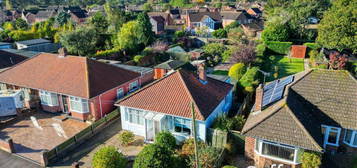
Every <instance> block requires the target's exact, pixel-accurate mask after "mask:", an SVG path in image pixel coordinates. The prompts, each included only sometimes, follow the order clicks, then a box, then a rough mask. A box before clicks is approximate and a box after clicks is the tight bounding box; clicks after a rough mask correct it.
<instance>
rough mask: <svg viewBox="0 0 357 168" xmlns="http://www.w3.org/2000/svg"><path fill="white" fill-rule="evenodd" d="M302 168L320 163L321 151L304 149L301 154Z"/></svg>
mask: <svg viewBox="0 0 357 168" xmlns="http://www.w3.org/2000/svg"><path fill="white" fill-rule="evenodd" d="M301 162H302V164H301V167H302V168H318V167H319V166H320V165H321V153H317V152H312V151H304V152H303V153H302V154H301Z"/></svg>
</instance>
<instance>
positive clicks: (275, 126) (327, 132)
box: [242, 70, 357, 168]
mask: <svg viewBox="0 0 357 168" xmlns="http://www.w3.org/2000/svg"><path fill="white" fill-rule="evenodd" d="M356 107H357V80H356V79H355V78H353V77H352V76H351V74H349V72H347V71H333V70H309V71H305V72H301V73H298V74H296V75H293V76H289V77H287V78H284V79H279V80H276V81H273V82H271V83H268V84H267V85H265V86H264V87H263V86H261V85H260V87H258V89H257V90H256V100H255V105H254V107H253V110H252V112H251V114H250V115H249V117H248V119H247V122H246V124H245V125H244V128H243V130H242V133H243V135H245V136H246V139H245V156H246V158H248V159H249V160H254V162H255V165H256V166H257V168H263V167H271V166H272V165H273V164H276V165H278V164H283V165H285V166H286V167H292V168H297V167H300V166H301V160H300V157H299V156H300V153H303V152H304V151H315V152H319V153H332V154H334V153H337V151H338V152H339V153H341V152H344V153H349V154H348V155H352V156H353V154H354V155H356V154H357V150H356V149H357V148H356V147H357V122H356V121H357V108H356ZM339 161H340V160H339Z"/></svg>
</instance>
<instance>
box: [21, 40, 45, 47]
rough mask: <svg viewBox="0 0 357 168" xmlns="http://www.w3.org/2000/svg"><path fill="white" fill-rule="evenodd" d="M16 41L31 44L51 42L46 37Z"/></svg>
mask: <svg viewBox="0 0 357 168" xmlns="http://www.w3.org/2000/svg"><path fill="white" fill-rule="evenodd" d="M16 43H17V44H22V45H27V46H31V45H37V44H43V43H51V41H50V40H46V39H33V40H25V41H17V42H16Z"/></svg>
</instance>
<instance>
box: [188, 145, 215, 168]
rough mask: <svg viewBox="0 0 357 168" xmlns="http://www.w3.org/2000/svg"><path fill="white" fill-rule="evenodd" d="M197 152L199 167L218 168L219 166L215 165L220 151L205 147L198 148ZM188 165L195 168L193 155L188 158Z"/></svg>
mask: <svg viewBox="0 0 357 168" xmlns="http://www.w3.org/2000/svg"><path fill="white" fill-rule="evenodd" d="M198 152H199V155H198V160H199V164H200V167H204V168H216V167H219V165H217V162H218V159H219V154H220V150H218V149H217V148H214V147H211V146H206V147H204V148H199V150H198ZM189 165H190V166H191V167H192V168H196V165H195V156H194V155H191V156H190V162H189Z"/></svg>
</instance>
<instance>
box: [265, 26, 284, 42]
mask: <svg viewBox="0 0 357 168" xmlns="http://www.w3.org/2000/svg"><path fill="white" fill-rule="evenodd" d="M262 39H263V40H264V41H286V40H288V39H289V32H288V27H287V26H286V25H285V24H282V23H270V24H268V25H267V26H266V27H265V28H264V31H263V32H262Z"/></svg>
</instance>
